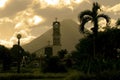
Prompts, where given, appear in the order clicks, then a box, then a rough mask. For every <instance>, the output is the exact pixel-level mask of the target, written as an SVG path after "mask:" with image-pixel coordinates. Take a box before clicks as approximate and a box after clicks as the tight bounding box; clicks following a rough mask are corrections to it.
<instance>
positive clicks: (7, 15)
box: [0, 0, 120, 47]
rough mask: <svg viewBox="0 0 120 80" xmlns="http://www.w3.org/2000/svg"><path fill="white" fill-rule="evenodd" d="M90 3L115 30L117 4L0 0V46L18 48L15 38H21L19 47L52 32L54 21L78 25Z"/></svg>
mask: <svg viewBox="0 0 120 80" xmlns="http://www.w3.org/2000/svg"><path fill="white" fill-rule="evenodd" d="M93 2H98V3H99V4H100V5H101V9H102V10H101V12H102V13H104V14H107V15H108V16H110V17H111V25H112V26H114V24H115V22H116V20H117V19H118V18H120V0H0V45H5V46H6V47H12V46H13V45H14V44H17V38H16V35H17V34H21V35H22V38H21V44H26V43H29V42H30V41H32V40H33V39H35V38H37V37H38V36H40V35H42V34H43V33H44V32H46V31H47V30H49V29H51V28H52V22H53V21H55V18H56V17H57V18H58V20H59V21H63V20H65V19H72V20H74V21H76V22H77V23H78V21H79V20H78V15H79V13H80V12H81V11H84V10H87V9H91V8H92V3H93ZM101 24H104V20H101Z"/></svg>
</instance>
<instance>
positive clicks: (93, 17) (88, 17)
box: [79, 2, 110, 56]
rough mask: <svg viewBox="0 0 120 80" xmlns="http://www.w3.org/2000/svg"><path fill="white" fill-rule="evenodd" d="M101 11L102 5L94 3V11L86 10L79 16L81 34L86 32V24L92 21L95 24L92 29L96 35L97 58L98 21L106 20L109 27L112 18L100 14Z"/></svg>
mask: <svg viewBox="0 0 120 80" xmlns="http://www.w3.org/2000/svg"><path fill="white" fill-rule="evenodd" d="M99 10H100V5H99V4H98V3H97V2H94V3H93V7H92V10H85V11H83V12H81V13H80V14H79V19H80V31H81V32H84V29H85V24H86V23H87V22H89V21H92V23H93V25H94V26H93V27H92V28H91V30H92V32H93V35H94V38H93V39H94V41H93V42H94V43H93V44H94V45H93V49H94V50H93V53H94V56H95V53H96V51H95V47H96V46H95V44H96V37H97V34H98V27H99V25H98V21H99V20H98V19H99V18H104V19H105V20H106V22H107V26H108V25H109V23H110V18H109V17H108V16H107V15H105V14H98V11H99Z"/></svg>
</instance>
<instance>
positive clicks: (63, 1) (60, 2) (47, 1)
mask: <svg viewBox="0 0 120 80" xmlns="http://www.w3.org/2000/svg"><path fill="white" fill-rule="evenodd" d="M83 1H86V0H34V1H33V5H35V4H37V5H38V4H39V5H40V8H47V7H54V8H58V9H60V8H63V7H67V8H70V9H73V7H75V6H77V5H76V4H80V3H82V2H83Z"/></svg>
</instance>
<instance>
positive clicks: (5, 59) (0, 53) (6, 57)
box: [0, 45, 11, 71]
mask: <svg viewBox="0 0 120 80" xmlns="http://www.w3.org/2000/svg"><path fill="white" fill-rule="evenodd" d="M0 60H1V61H2V65H3V67H2V70H3V71H6V70H9V69H10V63H11V58H10V51H9V49H8V48H6V47H4V46H2V45H0Z"/></svg>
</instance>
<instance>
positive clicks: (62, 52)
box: [58, 49, 68, 59]
mask: <svg viewBox="0 0 120 80" xmlns="http://www.w3.org/2000/svg"><path fill="white" fill-rule="evenodd" d="M67 53H68V51H67V50H66V49H62V50H61V51H59V52H58V56H59V58H60V59H63V58H64V57H65V55H66V54H67Z"/></svg>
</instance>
